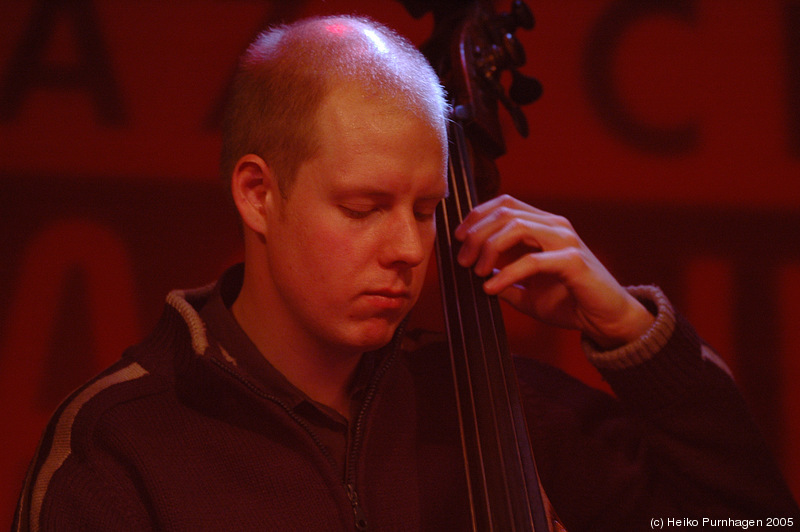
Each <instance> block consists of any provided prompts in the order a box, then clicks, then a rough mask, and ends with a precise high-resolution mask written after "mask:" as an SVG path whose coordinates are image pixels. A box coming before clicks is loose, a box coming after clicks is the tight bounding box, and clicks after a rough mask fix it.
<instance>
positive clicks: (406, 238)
mask: <svg viewBox="0 0 800 532" xmlns="http://www.w3.org/2000/svg"><path fill="white" fill-rule="evenodd" d="M392 218H393V220H392V224H391V227H389V228H387V229H388V230H387V231H386V232H385V234H384V235H383V250H382V254H381V261H382V263H383V265H384V266H386V267H393V268H402V269H406V268H413V267H414V266H418V265H419V264H421V263H422V261H424V260H425V257H426V254H427V252H428V249H427V248H428V247H429V246H427V243H428V242H427V239H426V238H425V235H424V232H425V228H424V227H422V226H423V224H422V223H420V222H418V221H417V219H416V218H415V217H414V214H413V213H411V214H410V215H409V214H402V215H400V214H398V215H397V216H394V217H392Z"/></svg>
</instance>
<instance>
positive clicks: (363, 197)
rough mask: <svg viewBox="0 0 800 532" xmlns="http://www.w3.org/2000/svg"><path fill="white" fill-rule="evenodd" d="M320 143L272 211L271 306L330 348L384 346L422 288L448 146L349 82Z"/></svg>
mask: <svg viewBox="0 0 800 532" xmlns="http://www.w3.org/2000/svg"><path fill="white" fill-rule="evenodd" d="M318 127H319V134H320V135H319V138H320V141H321V142H320V148H321V149H320V151H319V152H318V154H317V155H316V156H315V157H314V158H312V159H311V160H309V161H306V162H305V163H303V164H302V165H301V166H300V168H299V171H298V174H297V176H296V179H295V181H294V184H293V185H292V187H291V189H290V191H289V193H288V197H287V198H286V199H285V200H284V201H283V202H282V205H281V209H280V210H279V211H278V212H275V213H273V214H270V215H269V219H268V230H267V235H266V246H267V253H268V257H267V260H268V263H269V264H268V268H269V272H268V275H269V276H270V278H271V282H272V284H273V290H274V292H273V293H274V299H275V301H271V302H270V305H271V308H272V309H274V311H275V313H278V315H273V317H279V319H280V321H281V322H283V323H284V324H286V327H285V329H286V332H287V334H289V335H292V334H296V335H300V337H301V338H300V339H301V343H303V342H307V341H308V340H311V341H312V342H314V343H315V344H316V345H318V346H320V347H322V348H323V349H325V350H328V351H331V352H336V351H340V352H341V351H344V352H351V353H352V352H363V351H367V350H372V349H376V348H378V347H381V346H383V345H385V344H386V343H387V342H389V340H390V339H391V337H392V335H393V333H394V331H395V329H396V327H397V326H398V324H399V323H400V322H401V321H402V319H403V318H404V317H405V315H406V314H407V313H408V311H409V310H410V309H411V307H412V306H413V304H414V303H415V302H416V300H417V297H418V296H419V294H420V290H421V288H422V284H423V281H424V277H425V270H426V268H427V264H428V260H429V259H430V254H431V250H432V247H433V241H434V238H435V233H436V231H435V226H434V210H435V208H436V205H437V204H438V202H439V201H440V200H441V199H442V197H444V195H445V193H446V186H447V185H446V179H445V169H446V166H445V165H446V151H445V147H444V146H443V145H442V141H441V139H440V137H439V136H438V135H437V131H436V130H435V129H434V128H433V127H432V126H431V125H430V124H428V123H427V122H425V121H423V120H421V119H420V118H419V117H417V116H415V115H414V114H413V113H409V112H405V111H402V110H400V109H399V108H398V107H396V106H395V105H393V104H389V103H386V102H380V101H378V100H376V99H374V98H367V97H364V96H363V95H361V94H360V93H358V92H355V93H354V92H348V91H346V90H344V89H339V90H335V91H333V92H332V93H331V94H330V95H329V96H328V97H327V99H326V100H325V102H324V103H323V105H322V108H321V109H320V114H319V123H318Z"/></svg>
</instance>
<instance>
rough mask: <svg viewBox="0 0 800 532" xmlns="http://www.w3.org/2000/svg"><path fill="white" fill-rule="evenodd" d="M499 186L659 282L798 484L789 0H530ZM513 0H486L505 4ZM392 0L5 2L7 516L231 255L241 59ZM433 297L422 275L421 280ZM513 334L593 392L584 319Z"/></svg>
mask: <svg viewBox="0 0 800 532" xmlns="http://www.w3.org/2000/svg"><path fill="white" fill-rule="evenodd" d="M530 4H531V7H532V9H533V10H534V12H535V14H536V16H537V21H538V24H537V28H536V29H535V30H534V31H533V32H530V33H525V34H522V36H521V37H522V40H523V43H524V45H525V47H526V49H527V52H528V57H529V63H528V65H527V66H526V67H525V68H524V69H523V70H524V72H526V73H528V74H532V75H535V76H537V77H538V78H539V79H540V80H541V81H542V83H543V84H544V86H545V93H544V96H543V98H542V99H541V100H540V101H539V102H537V103H536V104H535V105H533V106H530V107H529V108H528V109H527V111H526V114H527V115H528V118H529V120H530V122H531V126H532V133H531V135H530V137H529V138H528V139H526V140H522V139H519V138H517V137H516V136H514V135H513V133H512V132H511V128H510V126H509V125H508V124H507V123H506V129H508V130H509V154H508V155H507V156H505V157H504V158H502V159H501V160H500V166H501V170H502V172H503V185H502V189H503V191H505V192H509V193H512V194H515V195H517V196H519V197H521V198H523V199H525V200H527V201H529V202H531V203H534V204H536V205H538V206H541V207H542V208H546V209H550V210H554V211H556V212H559V213H562V214H564V215H566V216H567V217H569V218H570V219H571V220H572V221H573V223H574V225H575V226H576V228H577V229H578V230H579V232H580V233H581V234H582V236H583V237H584V240H586V241H587V243H588V244H589V245H590V247H592V248H593V249H594V250H595V251H596V252H597V253H598V254H599V255H600V256H601V257H603V259H604V260H605V261H606V263H607V264H608V265H609V267H610V268H611V269H612V271H613V272H614V273H615V274H616V275H617V276H618V277H619V278H620V280H621V281H623V282H624V283H627V284H636V283H649V282H655V283H657V284H659V285H661V286H662V287H663V288H664V289H665V290H666V292H667V293H668V295H669V296H670V297H671V299H672V300H673V301H674V302H675V304H676V305H677V306H678V307H679V308H680V309H681V310H682V311H683V312H684V313H686V314H687V315H688V316H689V317H690V318H691V320H692V321H693V322H694V324H695V325H696V327H697V328H698V330H699V331H700V333H701V335H703V336H704V337H705V338H706V339H708V340H709V341H710V342H711V343H712V344H714V345H715V346H716V347H717V348H718V349H719V350H720V352H721V354H722V356H723V357H724V358H725V360H727V361H728V363H729V364H730V365H731V366H732V368H733V370H734V372H735V374H736V377H737V379H738V381H739V382H740V384H741V386H742V389H743V392H744V394H745V396H746V398H747V400H748V401H749V403H750V404H751V406H752V410H753V413H754V415H755V417H756V419H757V420H758V422H759V423H760V425H761V426H762V427H763V429H764V432H765V434H766V437H767V440H768V442H769V444H770V445H771V446H772V448H773V449H774V451H775V453H776V455H777V456H778V458H779V460H780V462H781V465H782V467H783V469H784V471H785V473H786V475H787V477H788V479H789V481H790V484H791V486H792V489H793V490H794V492H795V494H796V495H797V494H800V391H799V390H798V387H797V386H796V382H795V381H796V379H797V378H798V377H800V327H798V326H797V323H798V322H800V246H799V245H798V235H800V2H799V1H797V0H735V1H724V0H669V1H666V0H665V1H659V2H655V1H641V0H602V1H599V0H598V1H593V2H589V1H581V0H560V1H558V2H554V1H547V0H540V1H535V0H531V2H530ZM507 5H508V3H507V2H506V1H502V2H498V8H502V9H505V8H506V7H507ZM338 12H357V13H362V14H367V15H371V16H373V17H374V18H376V19H378V20H381V21H383V22H385V23H387V24H389V25H390V26H393V27H394V28H396V29H397V30H398V31H400V32H401V33H403V34H405V35H407V36H408V37H409V38H411V39H412V40H413V41H414V42H416V43H418V44H420V43H422V42H423V41H424V39H425V38H426V37H427V36H428V34H429V32H430V29H431V25H432V24H431V21H430V20H429V19H425V18H424V19H422V20H414V19H412V18H411V17H410V16H409V15H408V14H406V12H405V11H404V10H403V8H402V7H401V6H400V5H399V4H397V3H395V2H391V1H381V2H375V1H374V0H329V1H327V2H320V1H307V2H302V1H295V2H288V1H287V2H278V1H273V2H268V1H256V0H226V1H220V0H192V1H189V0H182V1H174V2H157V1H155V0H137V1H132V0H94V1H92V0H59V1H56V0H38V1H34V0H30V1H23V0H11V1H9V2H3V3H2V4H0V253H2V260H0V426H1V427H2V429H0V445H1V448H2V449H3V452H2V453H0V471H2V474H1V476H0V518H2V519H6V518H7V519H10V517H11V513H12V511H13V506H14V502H15V499H16V494H17V490H18V489H19V486H20V484H21V481H22V477H23V475H24V472H25V468H26V466H27V463H28V461H29V460H30V457H31V455H32V453H33V450H34V448H35V446H36V442H37V440H38V437H39V434H40V432H41V430H42V427H43V425H44V423H45V422H46V420H47V418H48V416H49V414H50V413H51V412H52V410H53V409H54V408H55V406H56V405H57V403H58V401H59V400H60V399H61V398H62V397H63V396H64V395H65V394H67V393H68V392H69V391H70V390H71V389H73V388H74V387H76V386H77V385H79V384H80V383H81V382H82V381H83V380H85V379H86V378H88V377H90V376H91V375H92V374H94V373H96V372H97V371H99V370H100V369H101V368H102V367H104V366H105V365H107V364H108V363H110V362H111V361H113V360H115V359H116V358H117V357H118V356H119V354H120V352H121V350H122V349H124V347H126V346H127V345H129V344H130V343H132V342H134V341H136V339H137V338H139V337H141V335H143V334H145V333H146V332H147V330H148V329H149V328H150V327H151V326H152V324H153V323H154V321H155V320H156V318H157V316H158V313H159V311H160V307H161V305H162V301H163V298H164V295H165V294H166V292H167V291H168V290H169V289H172V288H177V287H181V288H185V287H192V286H197V285H200V284H205V283H207V282H209V281H211V280H213V279H214V278H215V277H216V276H217V275H218V274H219V273H220V272H221V270H222V269H223V268H224V267H225V266H226V265H228V264H230V263H231V262H233V261H235V260H236V258H237V257H238V256H239V253H240V245H239V237H238V231H237V225H236V219H235V217H234V216H233V214H232V213H231V211H230V209H229V208H228V206H227V205H226V203H225V200H224V199H223V196H222V194H221V193H220V190H219V188H218V185H217V173H216V168H217V154H218V149H219V132H218V128H217V124H218V116H219V115H218V112H219V103H220V101H221V100H222V98H223V97H224V94H225V90H226V87H227V84H228V82H229V80H230V75H231V73H232V69H233V66H234V63H235V60H236V58H237V56H238V55H239V54H240V53H241V51H242V50H243V49H244V47H245V46H246V45H247V43H248V42H249V41H250V40H251V39H252V38H253V36H254V35H255V34H256V33H257V31H258V30H259V29H260V28H262V27H263V26H264V25H266V24H268V23H269V22H271V21H276V20H289V19H293V18H296V17H299V16H302V15H306V14H312V13H338ZM433 297H434V298H435V294H433ZM507 319H508V322H509V330H510V335H511V341H512V344H513V346H515V347H517V348H520V349H525V350H527V351H531V350H532V351H533V352H534V356H538V357H540V358H543V359H546V360H550V361H551V362H553V363H555V364H558V365H560V366H562V367H564V368H566V369H567V370H569V371H571V372H573V373H574V374H576V375H578V376H579V377H581V378H583V379H585V380H587V381H589V382H591V383H594V384H598V385H601V386H602V383H600V382H599V379H598V378H597V377H596V376H595V375H594V374H593V373H592V370H591V368H589V367H588V365H587V364H586V362H585V361H583V360H582V356H581V354H580V353H579V351H578V349H577V340H576V338H575V336H574V334H571V333H563V332H560V331H555V330H552V329H549V328H546V327H543V326H537V325H531V324H530V323H529V322H527V321H525V320H522V319H520V318H519V317H518V316H515V315H514V314H512V313H510V312H509V313H507Z"/></svg>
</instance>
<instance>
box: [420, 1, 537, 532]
mask: <svg viewBox="0 0 800 532" xmlns="http://www.w3.org/2000/svg"><path fill="white" fill-rule="evenodd" d="M409 3H411V2H409ZM444 4H446V5H443V6H441V7H440V8H438V9H437V8H436V7H434V8H433V10H434V20H435V28H434V33H433V36H432V37H431V39H430V40H429V41H428V43H427V44H426V46H425V47H424V48H423V51H424V52H425V53H426V55H427V56H428V58H429V59H430V60H431V62H432V64H433V65H434V67H435V68H437V71H438V73H439V75H440V78H441V79H442V82H443V84H444V85H445V87H446V89H447V91H448V94H449V96H450V98H451V102H452V104H453V115H452V117H451V124H450V129H449V142H450V161H449V180H450V181H449V190H450V194H449V196H448V198H447V199H446V200H445V201H444V202H443V203H442V205H441V206H440V208H439V210H438V211H437V218H436V223H437V243H436V253H437V259H438V265H439V276H440V284H441V288H442V299H443V304H444V305H443V306H444V311H445V324H446V327H447V332H448V336H449V341H450V352H451V360H452V368H453V377H454V381H455V387H456V398H457V404H458V410H459V424H460V428H461V437H462V444H463V452H464V462H465V466H466V473H467V485H468V488H469V495H470V508H471V512H472V524H473V529H474V530H476V531H481V532H483V531H498V532H510V531H536V532H545V531H548V530H551V524H552V523H551V520H550V516H549V514H548V512H547V510H546V505H545V502H544V496H543V494H542V492H541V489H540V484H539V479H538V475H537V472H536V465H535V462H534V459H533V453H532V450H531V446H530V441H529V438H528V431H527V428H526V423H525V418H524V414H523V412H522V408H521V404H520V398H519V391H518V388H517V381H516V376H515V373H514V367H513V361H512V359H511V356H510V353H509V350H508V345H507V342H506V336H505V329H504V327H503V322H502V316H501V314H500V308H499V304H498V301H497V299H496V298H495V297H492V296H488V295H486V293H485V292H484V291H483V289H482V283H483V279H480V278H478V277H477V276H476V275H475V274H474V273H472V272H471V271H470V270H468V269H465V268H462V267H460V266H459V265H458V264H457V262H456V256H457V255H458V251H459V243H458V242H457V241H456V240H455V238H454V237H453V233H454V231H455V228H456V227H457V226H458V225H459V224H460V223H461V221H462V220H463V219H464V218H465V217H466V215H467V214H468V212H469V211H470V210H471V209H472V207H473V205H474V204H475V203H476V202H477V201H479V198H480V199H481V200H482V199H487V196H489V195H490V194H492V193H493V191H494V189H496V187H497V183H498V179H497V171H496V168H495V166H494V162H493V161H494V159H495V158H496V157H498V156H500V155H501V154H502V153H504V152H505V144H504V141H503V137H502V133H501V127H500V122H499V119H498V116H497V109H498V103H500V104H502V105H503V106H504V107H505V108H506V109H507V110H508V111H509V112H510V113H511V117H512V120H513V122H514V124H515V126H516V127H517V129H518V130H519V132H520V133H521V134H523V135H527V122H526V120H525V116H524V115H523V114H522V112H521V111H520V108H519V105H521V104H523V103H528V102H529V101H533V100H535V99H536V98H538V97H539V95H540V94H541V86H540V85H539V84H538V82H537V81H536V80H533V79H530V78H526V77H525V76H522V75H521V74H519V73H518V72H517V71H516V68H517V67H519V66H520V65H522V64H523V63H524V62H525V53H524V51H523V50H522V48H521V46H520V44H519V42H518V41H517V39H516V38H515V37H514V35H513V34H514V31H515V30H516V29H517V28H518V27H522V28H526V29H530V28H531V27H533V17H532V15H531V13H530V11H529V10H528V9H527V7H526V6H525V4H524V3H523V2H521V1H514V2H513V3H512V9H511V12H510V13H508V14H495V13H494V12H493V11H492V10H491V9H490V7H491V6H490V3H489V2H484V1H474V2H462V3H459V4H457V5H453V3H452V2H444ZM407 7H408V8H409V11H411V12H412V14H414V11H413V9H414V6H413V5H407ZM503 71H511V72H512V77H513V79H514V82H513V83H512V86H511V88H510V90H509V91H508V93H507V92H506V90H505V89H504V87H503V86H502V84H501V83H500V76H501V73H502V72H503ZM476 176H480V177H481V178H482V179H483V180H482V181H476V179H475V178H476Z"/></svg>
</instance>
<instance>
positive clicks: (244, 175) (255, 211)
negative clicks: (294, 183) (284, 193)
mask: <svg viewBox="0 0 800 532" xmlns="http://www.w3.org/2000/svg"><path fill="white" fill-rule="evenodd" d="M277 194H280V192H279V191H278V183H277V181H276V180H275V174H274V172H273V171H272V169H271V168H270V167H269V165H268V164H267V163H266V161H264V159H262V158H261V157H259V156H258V155H254V154H252V153H251V154H248V155H245V156H244V157H242V158H241V159H239V160H238V161H237V162H236V166H235V167H234V168H233V173H232V174H231V196H233V201H234V203H235V204H236V208H237V210H238V211H239V216H241V217H242V222H243V223H244V224H245V225H246V226H247V227H249V228H250V229H252V230H253V231H255V232H256V233H259V234H261V235H266V233H267V209H268V207H269V204H270V203H272V202H274V201H275V200H276V199H277V198H276V197H275V195H277Z"/></svg>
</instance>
